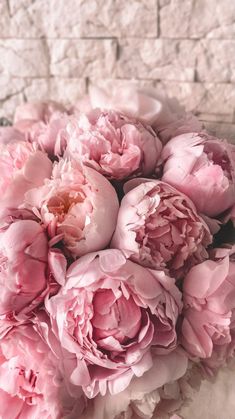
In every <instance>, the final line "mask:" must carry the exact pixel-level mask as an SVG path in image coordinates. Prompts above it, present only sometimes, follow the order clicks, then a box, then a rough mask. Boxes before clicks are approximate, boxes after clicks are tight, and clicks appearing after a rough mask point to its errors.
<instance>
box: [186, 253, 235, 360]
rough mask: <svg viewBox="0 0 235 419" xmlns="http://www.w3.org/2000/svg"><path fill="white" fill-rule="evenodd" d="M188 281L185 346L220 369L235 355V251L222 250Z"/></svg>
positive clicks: (196, 267) (194, 271) (192, 273)
mask: <svg viewBox="0 0 235 419" xmlns="http://www.w3.org/2000/svg"><path fill="white" fill-rule="evenodd" d="M213 253H214V254H213V260H207V261H205V262H203V263H201V264H199V265H197V266H194V267H193V268H192V269H191V271H190V272H189V273H188V275H187V276H186V278H185V280H184V285H183V291H184V305H185V310H184V314H183V323H182V344H183V346H184V348H185V349H186V350H187V351H188V352H189V354H190V355H192V356H196V357H199V358H202V359H204V360H205V361H206V362H205V363H206V365H207V366H208V367H211V368H216V367H218V366H220V365H221V364H224V363H225V362H226V360H227V359H228V358H229V357H230V356H232V355H233V354H234V352H235V261H234V255H235V249H234V247H232V248H229V247H228V248H218V249H216V250H215V251H214V252H213Z"/></svg>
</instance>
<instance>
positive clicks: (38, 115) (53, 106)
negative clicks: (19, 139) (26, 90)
mask: <svg viewBox="0 0 235 419" xmlns="http://www.w3.org/2000/svg"><path fill="white" fill-rule="evenodd" d="M54 112H61V113H64V112H66V109H65V107H64V106H63V105H61V104H60V103H58V102H54V101H52V100H51V101H48V102H37V103H23V104H22V105H20V106H18V107H17V108H16V111H15V116H14V124H15V125H17V126H19V127H20V124H21V123H22V122H23V121H32V123H34V122H38V121H43V122H49V121H50V118H51V116H52V115H53V114H54Z"/></svg>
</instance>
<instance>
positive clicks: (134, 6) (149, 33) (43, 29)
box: [0, 0, 235, 136]
mask: <svg viewBox="0 0 235 419" xmlns="http://www.w3.org/2000/svg"><path fill="white" fill-rule="evenodd" d="M0 57H1V59H0V103H1V110H0V112H1V114H5V115H7V116H11V114H12V112H13V109H14V107H15V106H16V105H17V104H18V103H20V102H22V101H24V100H35V99H41V98H52V99H58V100H62V101H64V102H65V103H71V102H73V101H74V100H76V98H78V97H79V95H81V94H83V93H85V91H86V90H87V88H88V85H89V84H90V83H95V84H97V85H101V86H103V85H108V86H109V85H112V84H113V80H114V79H117V80H118V83H121V84H125V83H129V80H130V79H131V80H133V83H136V84H137V85H141V86H142V85H148V86H152V85H153V86H155V87H158V89H159V90H160V91H164V92H166V93H167V94H169V95H170V96H177V97H178V98H179V99H180V100H181V101H182V103H183V104H184V105H185V106H186V108H187V109H188V110H194V111H195V112H196V113H197V114H198V115H199V117H200V119H201V120H203V121H207V125H208V126H209V127H212V128H214V129H216V130H217V133H222V134H224V133H226V134H227V135H228V136H231V135H232V133H233V131H235V0H66V1H65V0H0Z"/></svg>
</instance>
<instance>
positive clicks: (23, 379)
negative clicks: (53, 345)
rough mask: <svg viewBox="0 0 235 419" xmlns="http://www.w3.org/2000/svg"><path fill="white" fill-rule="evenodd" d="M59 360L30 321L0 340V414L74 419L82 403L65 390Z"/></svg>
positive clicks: (15, 417)
mask: <svg viewBox="0 0 235 419" xmlns="http://www.w3.org/2000/svg"><path fill="white" fill-rule="evenodd" d="M57 365H58V360H57V358H56V357H55V355H54V354H53V353H52V351H50V349H49V347H48V346H47V345H46V344H45V342H44V341H43V340H42V339H41V338H40V336H39V335H38V333H36V331H35V330H34V328H33V326H32V325H23V326H22V325H21V326H18V327H17V328H15V329H14V330H13V331H12V332H11V333H10V334H8V335H7V336H6V337H5V338H4V339H2V340H1V342H0V417H1V418H9V419H32V418H35V419H39V418H43V419H61V418H62V417H63V418H67V419H74V418H78V417H80V413H81V411H82V408H83V405H82V400H80V399H79V398H80V395H79V393H78V397H77V400H76V399H74V398H72V397H71V396H70V394H69V393H68V391H67V389H66V386H65V384H64V381H63V377H62V376H61V374H60V372H59V370H58V367H57Z"/></svg>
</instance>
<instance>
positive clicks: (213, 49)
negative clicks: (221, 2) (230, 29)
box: [196, 2, 235, 83]
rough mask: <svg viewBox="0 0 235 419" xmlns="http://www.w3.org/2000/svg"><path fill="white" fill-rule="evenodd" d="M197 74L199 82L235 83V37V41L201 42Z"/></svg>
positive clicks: (204, 40)
mask: <svg viewBox="0 0 235 419" xmlns="http://www.w3.org/2000/svg"><path fill="white" fill-rule="evenodd" d="M234 4H235V2H234ZM196 72H197V79H198V81H209V82H225V83H229V82H235V37H234V40H217V39H213V40H207V39H203V40H201V42H200V43H199V49H198V57H197V65H196Z"/></svg>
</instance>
